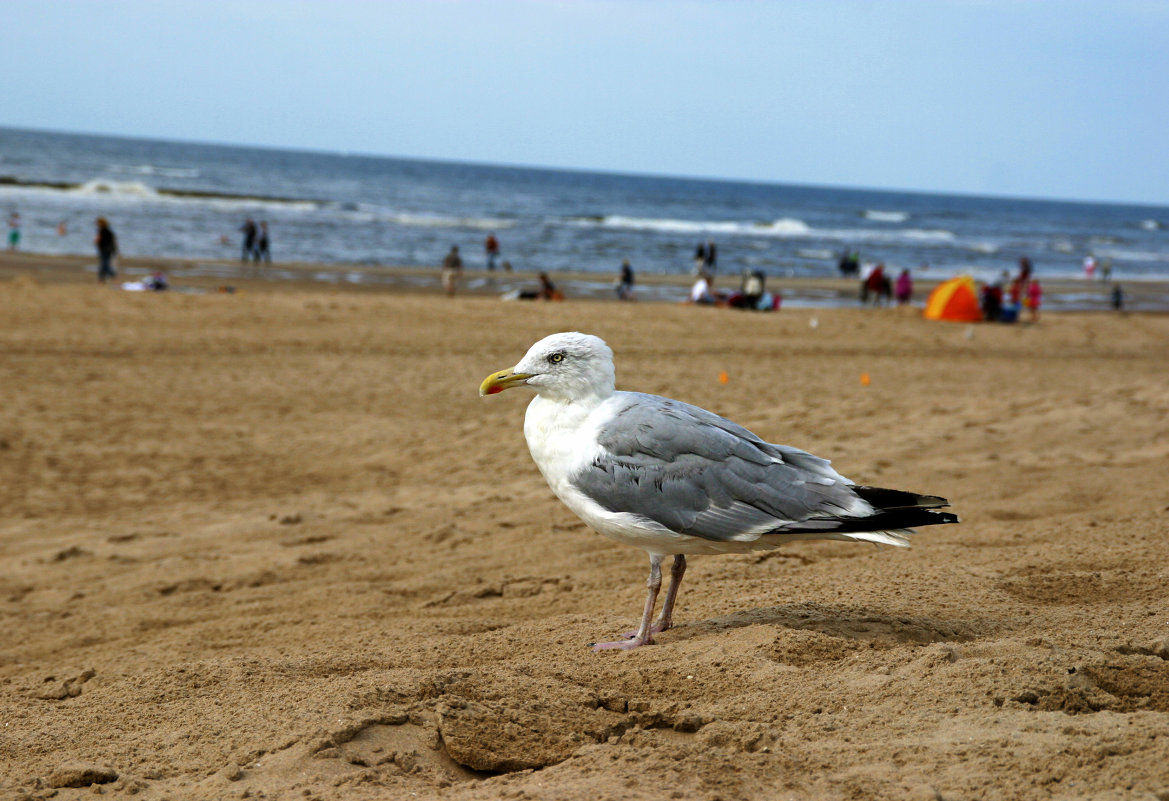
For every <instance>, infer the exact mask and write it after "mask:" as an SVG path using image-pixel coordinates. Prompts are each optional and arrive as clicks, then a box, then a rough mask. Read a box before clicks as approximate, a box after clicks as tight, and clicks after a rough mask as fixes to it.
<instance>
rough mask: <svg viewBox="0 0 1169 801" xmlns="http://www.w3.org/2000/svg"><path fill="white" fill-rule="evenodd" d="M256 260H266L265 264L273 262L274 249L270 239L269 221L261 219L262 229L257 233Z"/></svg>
mask: <svg viewBox="0 0 1169 801" xmlns="http://www.w3.org/2000/svg"><path fill="white" fill-rule="evenodd" d="M255 254H256V261H257V262H261V261H262V262H264V263H265V264H271V263H272V250H271V246H270V242H269V240H268V221H267V220H261V221H260V231H259V233H258V234H257V235H256V249H255Z"/></svg>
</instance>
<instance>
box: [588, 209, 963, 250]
mask: <svg viewBox="0 0 1169 801" xmlns="http://www.w3.org/2000/svg"><path fill="white" fill-rule="evenodd" d="M567 222H568V223H569V224H570V225H580V226H596V227H600V228H615V229H623V230H633V231H653V232H657V233H666V234H687V235H714V234H718V235H723V236H765V237H776V238H780V239H829V240H835V241H840V242H849V243H859V242H869V243H884V244H888V243H894V242H898V241H903V242H911V243H914V244H923V243H924V244H934V243H938V244H946V243H950V242H953V241H954V240H955V236H954V233H953V232H952V231H947V230H945V229H929V228H897V229H891V230H890V229H881V230H874V229H862V228H837V229H832V228H813V227H812V226H810V225H808V224H807V223H806V222H804V221H803V220H801V219H798V218H794V217H781V218H779V219H777V220H772V221H770V222H750V223H748V222H739V221H721V220H680V219H672V218H657V217H629V216H625V215H619V214H614V215H604V216H590V217H573V218H570V219H569V220H568V221H567Z"/></svg>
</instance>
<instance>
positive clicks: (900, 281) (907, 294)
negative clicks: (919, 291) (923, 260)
mask: <svg viewBox="0 0 1169 801" xmlns="http://www.w3.org/2000/svg"><path fill="white" fill-rule="evenodd" d="M893 292H894V295H895V296H896V298H897V305H899V306H904V305H905V304H906V303H909V301H911V300H913V277H912V276H911V275H910V274H909V270H908V269H905V270H902V271H901V274H900V275H899V276H897V286H896V287H895V288H894V290H893Z"/></svg>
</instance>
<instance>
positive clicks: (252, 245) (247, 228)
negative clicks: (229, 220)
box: [239, 217, 256, 261]
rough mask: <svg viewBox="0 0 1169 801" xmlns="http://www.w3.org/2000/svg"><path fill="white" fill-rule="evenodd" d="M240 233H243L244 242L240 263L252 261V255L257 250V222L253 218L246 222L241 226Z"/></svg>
mask: <svg viewBox="0 0 1169 801" xmlns="http://www.w3.org/2000/svg"><path fill="white" fill-rule="evenodd" d="M240 231H241V232H243V235H244V242H243V247H242V248H241V249H240V256H239V260H240V261H250V260H251V258H252V254H253V253H254V252H255V250H256V221H255V220H253V219H252V218H251V217H248V218H247V219H246V220H244V224H243V225H241V226H240Z"/></svg>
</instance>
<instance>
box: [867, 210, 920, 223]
mask: <svg viewBox="0 0 1169 801" xmlns="http://www.w3.org/2000/svg"><path fill="white" fill-rule="evenodd" d="M862 216H863V217H864V218H865V219H866V220H872V221H873V222H883V223H903V222H905V221H906V220H908V219H909V212H908V211H881V210H880V209H865V211H864V213H863V214H862Z"/></svg>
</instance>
